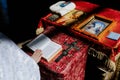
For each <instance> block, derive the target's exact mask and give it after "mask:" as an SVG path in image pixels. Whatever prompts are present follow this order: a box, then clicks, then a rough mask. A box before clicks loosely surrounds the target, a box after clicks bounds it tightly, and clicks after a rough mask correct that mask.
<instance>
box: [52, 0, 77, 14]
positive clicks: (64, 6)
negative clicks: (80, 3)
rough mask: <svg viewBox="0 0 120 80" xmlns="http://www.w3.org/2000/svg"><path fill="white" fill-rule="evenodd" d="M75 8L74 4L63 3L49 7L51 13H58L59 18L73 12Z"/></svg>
mask: <svg viewBox="0 0 120 80" xmlns="http://www.w3.org/2000/svg"><path fill="white" fill-rule="evenodd" d="M75 8H76V5H75V3H73V2H65V1H58V2H57V3H55V4H53V5H51V6H50V10H51V11H52V12H55V13H58V14H60V15H61V16H63V15H65V14H67V13H68V12H70V11H72V10H74V9H75Z"/></svg>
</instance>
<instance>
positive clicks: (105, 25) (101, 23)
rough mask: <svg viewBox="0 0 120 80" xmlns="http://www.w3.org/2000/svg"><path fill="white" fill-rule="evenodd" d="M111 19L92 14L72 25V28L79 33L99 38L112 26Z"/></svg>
mask: <svg viewBox="0 0 120 80" xmlns="http://www.w3.org/2000/svg"><path fill="white" fill-rule="evenodd" d="M113 22H114V21H113V20H111V19H108V18H105V17H101V16H98V15H92V16H90V17H89V18H87V19H86V20H85V21H83V22H82V23H78V24H77V25H75V26H73V27H72V29H74V30H76V31H79V32H80V33H83V34H86V35H88V36H91V37H94V38H96V39H99V38H100V36H103V34H104V33H106V31H109V30H110V29H111V28H112V26H111V25H112V24H113Z"/></svg>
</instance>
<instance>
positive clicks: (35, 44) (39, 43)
mask: <svg viewBox="0 0 120 80" xmlns="http://www.w3.org/2000/svg"><path fill="white" fill-rule="evenodd" d="M49 41H50V39H49V38H48V37H47V36H45V35H44V34H40V35H39V36H37V37H36V38H35V39H34V40H32V41H31V42H30V43H28V44H27V46H28V47H29V48H30V49H32V50H33V51H35V50H36V49H40V50H43V49H44V48H45V46H46V45H47V44H48V43H49Z"/></svg>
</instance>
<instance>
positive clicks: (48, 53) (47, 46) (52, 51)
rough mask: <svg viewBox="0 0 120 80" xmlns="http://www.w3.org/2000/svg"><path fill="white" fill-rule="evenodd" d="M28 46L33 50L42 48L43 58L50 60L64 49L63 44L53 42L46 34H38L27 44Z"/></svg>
mask: <svg viewBox="0 0 120 80" xmlns="http://www.w3.org/2000/svg"><path fill="white" fill-rule="evenodd" d="M27 47H28V48H30V49H31V50H33V51H35V50H36V49H40V50H41V51H42V54H43V55H42V56H43V58H44V59H45V60H47V61H48V62H49V61H51V60H52V59H53V58H54V57H55V56H56V55H57V54H58V53H59V52H60V51H61V50H62V46H61V45H60V44H57V43H55V42H53V41H52V40H51V39H50V38H49V37H47V36H46V35H45V34H40V35H39V36H37V37H36V38H35V39H33V40H32V41H31V42H29V43H28V44H27Z"/></svg>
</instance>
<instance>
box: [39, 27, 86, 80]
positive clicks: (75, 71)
mask: <svg viewBox="0 0 120 80" xmlns="http://www.w3.org/2000/svg"><path fill="white" fill-rule="evenodd" d="M44 33H45V34H47V35H48V37H50V38H51V39H52V40H53V41H54V42H56V43H58V44H61V45H62V47H63V50H66V49H67V48H68V47H69V46H68V45H69V44H71V43H73V42H75V41H77V44H76V45H75V47H76V48H77V49H76V48H75V47H73V48H71V49H70V50H69V51H68V54H67V55H66V56H64V57H63V58H62V59H60V60H59V61H58V62H55V61H52V62H49V63H48V62H46V61H45V60H44V59H41V61H40V62H39V66H40V71H41V78H42V80H84V77H85V66H86V61H87V60H86V59H87V49H88V44H87V43H85V42H83V41H82V40H81V39H78V38H75V37H73V36H72V35H69V34H67V33H65V32H64V31H63V32H62V31H59V30H56V29H55V28H54V27H53V26H48V27H47V28H46V30H45V31H44ZM61 53H62V52H61Z"/></svg>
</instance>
